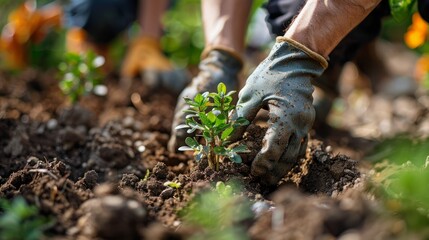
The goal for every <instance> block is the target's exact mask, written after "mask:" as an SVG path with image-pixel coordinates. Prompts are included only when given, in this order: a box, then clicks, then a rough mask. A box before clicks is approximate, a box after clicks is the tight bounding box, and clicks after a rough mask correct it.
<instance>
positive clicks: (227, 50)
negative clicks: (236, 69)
mask: <svg viewBox="0 0 429 240" xmlns="http://www.w3.org/2000/svg"><path fill="white" fill-rule="evenodd" d="M213 50H220V51H222V52H225V53H227V54H228V55H229V56H231V57H233V58H234V59H235V60H237V61H238V62H239V63H240V66H243V58H242V57H241V54H239V53H237V52H236V51H235V50H234V49H232V48H229V47H224V46H206V47H205V48H204V50H203V52H202V53H201V59H205V58H207V57H208V56H209V53H210V52H211V51H213Z"/></svg>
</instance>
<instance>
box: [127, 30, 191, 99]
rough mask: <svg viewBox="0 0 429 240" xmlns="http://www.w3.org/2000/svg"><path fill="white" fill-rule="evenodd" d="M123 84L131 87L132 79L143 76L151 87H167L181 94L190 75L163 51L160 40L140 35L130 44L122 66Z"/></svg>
mask: <svg viewBox="0 0 429 240" xmlns="http://www.w3.org/2000/svg"><path fill="white" fill-rule="evenodd" d="M121 76H122V80H121V81H122V84H123V85H124V86H125V87H126V88H129V87H130V85H131V82H132V79H133V78H134V77H136V76H141V77H142V79H143V81H144V82H145V83H146V84H147V85H148V86H149V87H151V88H153V89H156V88H166V89H169V90H171V91H172V92H174V93H177V94H179V93H180V91H182V90H183V88H185V86H186V85H187V84H188V83H189V79H190V77H188V75H187V73H186V72H184V71H183V70H179V69H174V68H173V64H172V63H171V62H170V61H169V60H168V59H167V58H166V57H165V55H164V54H163V53H162V50H161V46H160V43H159V41H158V40H156V39H153V38H150V37H139V38H137V39H135V40H134V42H133V43H132V44H131V45H130V47H129V49H128V51H127V54H126V56H125V59H124V61H123V63H122V68H121Z"/></svg>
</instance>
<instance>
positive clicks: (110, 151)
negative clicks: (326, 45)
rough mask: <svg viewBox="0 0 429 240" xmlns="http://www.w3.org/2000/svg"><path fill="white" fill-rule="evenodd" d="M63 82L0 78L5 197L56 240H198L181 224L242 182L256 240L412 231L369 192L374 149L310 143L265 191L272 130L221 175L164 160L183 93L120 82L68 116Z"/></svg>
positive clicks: (330, 138) (255, 136)
mask: <svg viewBox="0 0 429 240" xmlns="http://www.w3.org/2000/svg"><path fill="white" fill-rule="evenodd" d="M55 74H56V73H55V72H40V71H36V70H31V69H29V70H26V71H24V72H22V73H20V74H15V75H12V74H6V73H1V74H0V196H1V197H2V198H7V199H12V198H14V197H16V196H22V197H24V198H25V199H26V200H27V201H28V202H29V203H31V204H34V205H36V206H37V207H38V208H39V209H40V211H41V213H42V214H44V215H47V216H50V217H51V219H53V223H52V225H51V226H50V228H49V230H48V231H47V236H48V237H49V238H52V239H189V238H190V237H191V236H192V234H193V233H195V232H197V231H200V230H199V229H196V227H195V226H189V225H188V224H186V223H184V221H183V219H182V218H181V215H180V214H178V213H179V212H180V210H181V209H183V208H185V207H186V206H187V205H188V204H189V202H190V201H191V200H192V199H193V198H194V197H195V196H196V194H199V193H200V192H203V191H205V190H207V189H213V187H214V185H215V183H216V182H218V181H224V182H230V181H234V182H236V183H239V184H240V185H241V189H242V190H241V191H240V192H239V193H237V194H239V195H242V196H244V197H246V198H248V199H249V200H250V201H251V202H252V203H253V206H262V207H259V208H257V207H255V208H254V209H255V216H254V217H252V218H251V219H248V220H247V221H246V223H240V224H241V225H242V226H243V227H245V229H246V233H247V237H249V238H251V239H377V238H378V239H389V238H391V237H394V236H396V235H397V234H398V233H400V232H401V231H403V224H402V222H401V221H399V220H395V219H392V218H385V217H383V216H382V215H381V214H380V211H379V205H378V203H377V202H376V201H374V200H373V198H372V196H370V195H368V194H366V193H364V191H363V190H364V188H365V183H364V179H365V176H366V175H367V174H368V171H369V168H370V167H369V166H370V165H369V164H364V163H363V162H362V161H360V159H359V156H362V155H363V153H364V152H366V151H367V150H368V149H369V147H371V146H372V145H373V144H372V143H373V142H372V141H357V139H355V140H356V141H353V138H348V137H347V134H345V135H339V134H331V135H326V136H322V137H321V136H316V135H315V134H313V136H312V137H311V140H310V142H309V146H308V150H307V154H306V157H305V158H303V159H300V160H299V161H297V164H296V165H295V166H294V168H293V169H292V170H291V171H290V172H289V173H288V174H287V175H286V176H285V178H283V179H282V181H281V182H279V184H278V186H276V187H274V188H267V187H265V186H261V185H260V183H259V181H258V179H255V178H254V177H252V176H251V175H250V166H249V165H250V162H251V159H252V158H253V156H254V154H255V153H256V152H257V151H258V149H260V145H261V138H262V136H263V134H264V126H263V125H258V124H257V123H254V124H252V125H251V126H250V127H249V129H248V131H247V132H246V134H245V137H244V139H243V140H242V142H243V143H244V144H246V145H247V146H248V147H249V148H250V149H251V152H250V153H247V154H246V155H243V160H244V164H233V163H231V162H225V163H224V164H222V165H221V167H220V171H218V172H216V171H213V170H211V169H210V168H207V164H205V163H204V162H202V163H200V164H197V163H196V162H195V161H194V160H193V156H192V154H190V153H189V154H188V153H171V152H168V151H167V150H166V146H167V142H168V139H169V137H170V135H169V134H170V125H171V119H172V117H173V111H174V106H175V102H176V97H177V96H174V94H171V93H169V92H168V91H166V90H156V91H154V90H152V89H150V88H148V87H145V86H144V84H142V83H141V82H139V81H135V82H134V83H133V84H134V86H133V87H132V88H131V89H133V92H131V93H126V92H123V91H122V90H121V88H120V87H119V83H118V80H117V79H118V78H117V77H114V76H112V77H109V78H107V79H106V85H107V87H108V89H109V93H108V94H107V95H105V96H94V95H91V96H86V97H84V98H83V99H81V101H80V104H79V105H75V106H71V105H70V104H69V103H68V102H67V99H66V98H65V97H64V96H63V95H62V93H61V92H60V90H59V89H58V84H57V80H56V75H55ZM414 99H415V98H412V97H410V98H407V100H409V101H408V102H406V103H405V104H419V103H418V101H417V100H414ZM410 102H411V103H410ZM420 105H421V104H420ZM420 105H419V106H420ZM423 109H424V107H421V112H419V113H418V115H419V116H420V115H422V114H426V113H427V112H425V111H424V110H423ZM419 116H416V117H415V118H416V119H412V121H414V122H411V123H410V125H413V126H414V125H415V121H417V119H421V117H419ZM401 123H403V121H402V122H401ZM334 132H335V131H334ZM339 136H340V137H339ZM344 139H348V140H347V141H345V140H344ZM359 139H360V140H362V139H361V138H359ZM359 144H361V145H359ZM342 153H347V155H344V154H342ZM167 181H173V182H174V181H177V182H179V183H180V184H181V187H180V188H178V189H174V188H171V187H167V186H165V185H164V183H165V182H167ZM207 217H208V218H209V217H211V216H207Z"/></svg>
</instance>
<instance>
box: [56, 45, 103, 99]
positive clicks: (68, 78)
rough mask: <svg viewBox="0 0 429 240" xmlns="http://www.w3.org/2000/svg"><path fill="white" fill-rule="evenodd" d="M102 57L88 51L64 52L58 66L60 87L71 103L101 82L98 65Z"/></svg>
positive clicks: (100, 63)
mask: <svg viewBox="0 0 429 240" xmlns="http://www.w3.org/2000/svg"><path fill="white" fill-rule="evenodd" d="M103 64H104V58H103V57H100V56H97V55H96V54H95V53H94V52H91V51H88V52H87V53H85V54H76V53H66V54H65V57H64V61H63V62H62V63H60V65H59V66H58V68H59V70H60V74H61V80H60V84H59V85H60V88H61V90H62V91H63V92H64V94H66V95H67V96H68V97H69V98H70V100H71V102H72V103H76V102H77V101H79V99H80V98H81V97H82V96H83V95H86V94H88V93H90V92H92V91H93V90H94V89H95V87H97V86H98V85H99V84H101V81H102V75H101V73H100V67H101V66H102V65H103Z"/></svg>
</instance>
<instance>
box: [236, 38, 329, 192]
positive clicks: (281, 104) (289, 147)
mask: <svg viewBox="0 0 429 240" xmlns="http://www.w3.org/2000/svg"><path fill="white" fill-rule="evenodd" d="M327 65H328V63H327V61H326V60H325V59H324V58H323V57H322V56H320V55H318V54H317V53H315V52H313V51H311V50H309V49H308V48H306V47H305V46H303V45H301V44H299V43H297V42H295V41H293V40H290V39H287V38H285V37H279V38H277V43H276V44H275V45H274V47H273V49H272V50H271V53H270V54H269V56H268V57H267V58H266V59H265V60H264V61H263V62H261V63H260V65H259V66H258V67H257V68H256V70H255V71H254V72H253V73H252V74H251V75H250V77H249V78H248V79H247V82H246V85H245V86H244V88H243V89H242V90H241V91H240V93H239V100H238V103H237V106H238V107H237V112H236V114H235V116H234V117H244V118H246V119H247V120H249V121H253V119H254V118H255V116H256V114H257V113H258V111H259V110H260V109H262V108H264V109H267V110H268V111H269V122H268V129H267V132H266V134H265V137H264V139H263V140H262V143H263V146H262V149H261V151H260V152H259V153H258V154H257V156H256V157H255V159H254V161H253V163H252V168H251V169H252V174H253V175H254V176H258V177H260V178H261V181H262V183H264V184H267V185H274V184H276V183H277V182H278V181H279V180H280V179H281V178H282V177H283V176H285V174H286V173H287V172H288V171H289V170H290V169H291V167H292V166H293V164H294V163H295V162H296V161H297V159H298V158H299V157H300V156H303V155H304V154H305V151H306V147H307V140H308V137H307V135H308V131H309V130H310V128H311V127H312V124H313V121H314V117H315V112H314V107H313V105H312V100H313V98H312V93H313V86H312V84H311V80H312V79H314V78H317V77H319V76H320V75H321V74H322V73H323V71H324V69H325V68H326V67H327ZM245 128H246V127H241V128H239V129H237V131H236V133H235V134H234V136H232V137H231V140H232V141H235V140H238V139H239V138H241V137H242V135H243V133H244V131H245Z"/></svg>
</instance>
